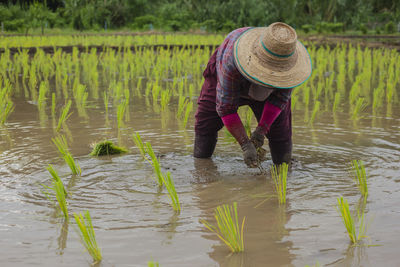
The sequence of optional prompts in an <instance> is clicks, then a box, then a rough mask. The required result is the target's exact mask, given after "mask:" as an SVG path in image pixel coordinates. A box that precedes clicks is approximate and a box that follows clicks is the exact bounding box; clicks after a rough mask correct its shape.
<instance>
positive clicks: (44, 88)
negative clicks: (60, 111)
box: [38, 82, 49, 110]
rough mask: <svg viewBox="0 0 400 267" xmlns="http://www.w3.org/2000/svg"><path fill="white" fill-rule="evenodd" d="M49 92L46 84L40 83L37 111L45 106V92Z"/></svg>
mask: <svg viewBox="0 0 400 267" xmlns="http://www.w3.org/2000/svg"><path fill="white" fill-rule="evenodd" d="M48 91H49V87H48V86H47V83H45V82H42V83H40V86H39V97H38V108H39V110H41V109H43V108H44V107H45V105H46V103H45V101H46V95H47V92H48Z"/></svg>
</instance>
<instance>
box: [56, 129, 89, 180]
mask: <svg viewBox="0 0 400 267" xmlns="http://www.w3.org/2000/svg"><path fill="white" fill-rule="evenodd" d="M51 140H52V141H53V143H54V145H55V146H56V147H57V149H58V152H59V153H60V155H61V157H62V158H63V159H64V161H65V162H66V163H67V164H68V166H69V168H70V169H71V172H72V174H75V175H76V174H78V175H81V173H82V170H81V167H80V166H79V164H77V163H75V160H74V158H73V157H72V155H71V153H70V152H69V150H68V143H67V139H66V138H65V136H64V135H60V136H57V137H55V138H52V139H51Z"/></svg>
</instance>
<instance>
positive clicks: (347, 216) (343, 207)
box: [337, 197, 367, 244]
mask: <svg viewBox="0 0 400 267" xmlns="http://www.w3.org/2000/svg"><path fill="white" fill-rule="evenodd" d="M337 209H338V211H339V213H340V215H341V216H342V221H343V224H344V226H345V227H346V230H347V234H348V236H349V238H350V241H351V242H352V243H353V244H357V243H359V241H360V240H361V239H363V238H365V237H367V236H365V233H366V223H365V220H364V216H365V214H364V212H362V214H361V215H360V214H358V221H359V222H358V232H357V229H356V223H355V221H354V218H353V217H352V215H351V213H350V210H349V204H348V202H347V200H346V199H344V198H343V197H339V198H337Z"/></svg>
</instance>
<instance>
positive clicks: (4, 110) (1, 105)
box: [0, 94, 15, 125]
mask: <svg viewBox="0 0 400 267" xmlns="http://www.w3.org/2000/svg"><path fill="white" fill-rule="evenodd" d="M14 107H15V106H14V103H13V102H12V101H11V99H8V98H7V97H5V96H4V95H1V94H0V125H3V124H4V123H5V122H6V120H7V118H8V117H9V116H10V114H11V112H13V111H14Z"/></svg>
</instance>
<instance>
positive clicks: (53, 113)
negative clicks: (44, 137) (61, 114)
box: [51, 93, 56, 119]
mask: <svg viewBox="0 0 400 267" xmlns="http://www.w3.org/2000/svg"><path fill="white" fill-rule="evenodd" d="M51 116H52V117H53V119H54V118H55V116H56V93H52V94H51Z"/></svg>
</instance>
